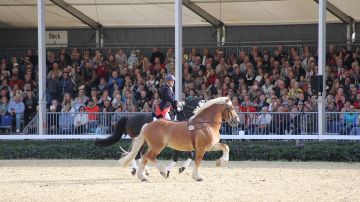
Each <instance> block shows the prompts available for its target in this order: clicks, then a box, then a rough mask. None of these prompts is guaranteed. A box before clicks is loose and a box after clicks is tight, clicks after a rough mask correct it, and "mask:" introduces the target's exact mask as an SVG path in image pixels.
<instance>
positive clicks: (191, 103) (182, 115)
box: [176, 97, 204, 121]
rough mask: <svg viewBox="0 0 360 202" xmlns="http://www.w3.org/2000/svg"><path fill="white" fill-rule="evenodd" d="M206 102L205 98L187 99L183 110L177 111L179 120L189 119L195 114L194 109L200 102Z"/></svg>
mask: <svg viewBox="0 0 360 202" xmlns="http://www.w3.org/2000/svg"><path fill="white" fill-rule="evenodd" d="M202 102H204V100H203V98H197V97H196V98H192V99H187V100H185V104H184V105H183V106H182V110H181V111H180V112H177V113H176V116H177V120H178V121H185V120H188V119H189V118H190V117H192V116H193V115H194V113H193V111H194V109H196V108H197V107H198V106H199V104H200V103H202Z"/></svg>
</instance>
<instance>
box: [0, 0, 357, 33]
mask: <svg viewBox="0 0 360 202" xmlns="http://www.w3.org/2000/svg"><path fill="white" fill-rule="evenodd" d="M45 2H46V14H45V16H46V17H45V18H46V27H47V28H57V27H73V28H75V27H87V25H86V24H84V23H83V22H81V21H80V20H78V19H77V18H75V17H74V16H72V15H71V14H69V13H67V12H66V11H65V10H63V9H62V8H60V7H58V6H57V5H55V4H53V3H52V2H50V1H49V0H46V1H45ZM65 2H67V3H69V4H70V5H72V6H73V7H75V8H76V9H78V10H79V11H81V12H82V13H84V14H85V15H87V16H88V17H90V18H91V19H93V20H94V21H97V22H99V23H100V24H102V25H103V26H104V27H147V26H156V27H161V26H174V21H175V19H174V16H175V15H174V12H175V11H174V0H65ZM191 2H193V3H195V4H196V5H197V6H199V7H200V8H202V9H204V10H205V11H207V12H208V13H210V14H211V15H212V16H214V17H216V18H217V19H219V20H221V21H222V22H224V24H225V25H249V24H251V25H260V24H261V25H263V24H267V25H270V24H305V23H317V20H318V4H317V3H316V2H314V1H313V0H191ZM329 2H331V3H332V4H334V5H335V6H336V7H338V8H339V9H340V10H341V11H343V12H345V13H346V14H347V15H349V16H351V17H352V18H354V19H355V20H356V21H360V12H359V8H360V0H329ZM36 3H37V1H36V0H1V1H0V27H3V28H4V27H36V26H37V6H36ZM327 21H328V22H340V20H339V19H338V18H336V17H335V16H334V15H332V14H331V13H329V12H327ZM183 25H184V26H204V25H209V23H208V22H206V21H205V20H204V19H202V18H201V17H200V16H198V15H197V14H196V13H194V12H192V11H191V10H189V9H188V8H186V7H185V6H183Z"/></svg>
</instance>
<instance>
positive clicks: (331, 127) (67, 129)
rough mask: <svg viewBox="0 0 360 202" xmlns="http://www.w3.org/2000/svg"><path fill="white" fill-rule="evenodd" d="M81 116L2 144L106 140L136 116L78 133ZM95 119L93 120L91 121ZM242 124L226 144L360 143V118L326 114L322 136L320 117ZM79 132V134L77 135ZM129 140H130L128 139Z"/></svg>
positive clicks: (107, 117) (33, 126) (97, 117)
mask: <svg viewBox="0 0 360 202" xmlns="http://www.w3.org/2000/svg"><path fill="white" fill-rule="evenodd" d="M79 114H80V113H47V116H46V119H47V126H46V129H47V134H45V135H39V133H38V117H35V118H34V119H33V120H32V121H31V122H30V123H29V124H28V125H27V126H26V127H25V128H24V133H20V134H4V135H0V140H24V139H33V140H44V139H96V138H106V137H108V136H109V135H110V134H111V133H112V132H113V128H114V124H115V123H116V122H117V121H118V120H119V119H120V118H121V117H123V116H131V115H133V113H88V114H87V115H88V116H89V119H91V120H90V121H89V123H88V124H87V125H86V127H84V129H83V131H80V132H79V130H76V129H75V127H74V126H73V124H72V123H73V120H74V119H75V117H76V115H79ZM90 117H91V118H90ZM239 117H240V119H241V123H240V124H239V125H237V126H236V127H232V126H229V125H228V124H226V123H224V124H223V126H222V127H221V131H220V134H221V139H223V140H360V134H359V132H360V114H359V113H355V112H347V113H333V112H332V113H326V116H325V117H326V133H325V134H320V135H319V134H318V133H317V131H318V124H317V113H315V112H306V113H304V112H302V113H296V112H295V113H275V112H245V113H242V112H241V113H239ZM75 132H76V133H77V134H75ZM125 138H128V137H126V136H125Z"/></svg>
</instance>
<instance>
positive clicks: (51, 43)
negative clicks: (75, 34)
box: [45, 31, 68, 47]
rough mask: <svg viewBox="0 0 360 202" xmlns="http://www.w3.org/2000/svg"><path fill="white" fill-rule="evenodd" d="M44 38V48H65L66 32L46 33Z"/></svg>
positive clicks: (66, 41)
mask: <svg viewBox="0 0 360 202" xmlns="http://www.w3.org/2000/svg"><path fill="white" fill-rule="evenodd" d="M45 38H46V41H45V43H46V47H67V44H68V32H67V31H46V33H45Z"/></svg>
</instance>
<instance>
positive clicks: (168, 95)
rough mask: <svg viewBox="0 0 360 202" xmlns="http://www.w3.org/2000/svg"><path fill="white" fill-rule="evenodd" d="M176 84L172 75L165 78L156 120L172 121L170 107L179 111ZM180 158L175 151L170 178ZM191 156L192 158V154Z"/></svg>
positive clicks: (187, 164) (184, 165)
mask: <svg viewBox="0 0 360 202" xmlns="http://www.w3.org/2000/svg"><path fill="white" fill-rule="evenodd" d="M174 84H175V77H174V76H173V75H171V74H168V75H167V76H166V77H165V84H164V85H163V86H162V87H161V90H160V95H161V102H160V105H159V107H158V108H157V109H156V118H166V119H168V120H171V118H170V115H169V111H170V107H172V108H173V109H177V105H178V101H177V100H175V98H174V91H173V87H174ZM178 156H179V152H178V151H174V158H173V160H172V161H171V162H170V164H169V165H168V166H167V168H166V169H167V175H168V176H169V173H170V171H171V170H172V168H173V167H174V166H175V164H176V162H177V159H178ZM189 156H190V157H191V154H190V155H189ZM190 157H189V158H188V159H187V160H186V161H185V163H184V164H183V166H182V167H181V168H180V170H179V172H182V171H183V170H185V168H186V167H188V166H189V164H190V163H191V158H190Z"/></svg>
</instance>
